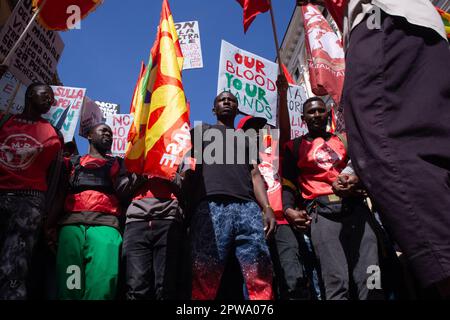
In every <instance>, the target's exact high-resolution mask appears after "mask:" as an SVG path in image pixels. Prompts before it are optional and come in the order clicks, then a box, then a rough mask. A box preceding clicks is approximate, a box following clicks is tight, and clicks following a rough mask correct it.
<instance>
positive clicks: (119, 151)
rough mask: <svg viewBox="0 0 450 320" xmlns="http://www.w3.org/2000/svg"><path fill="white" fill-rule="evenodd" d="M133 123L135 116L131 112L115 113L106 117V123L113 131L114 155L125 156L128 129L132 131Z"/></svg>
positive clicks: (112, 148) (112, 152) (112, 150)
mask: <svg viewBox="0 0 450 320" xmlns="http://www.w3.org/2000/svg"><path fill="white" fill-rule="evenodd" d="M132 123H133V116H132V115H130V114H115V115H109V116H107V117H106V124H107V125H109V126H110V127H111V129H112V131H113V144H112V147H111V154H112V155H113V156H119V157H122V158H123V157H125V151H126V147H127V138H128V131H130V128H131V124H132Z"/></svg>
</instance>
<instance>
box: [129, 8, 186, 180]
mask: <svg viewBox="0 0 450 320" xmlns="http://www.w3.org/2000/svg"><path fill="white" fill-rule="evenodd" d="M182 67H183V55H182V52H181V47H180V43H179V41H178V35H177V32H176V28H175V24H174V22H173V16H172V13H171V11H170V7H169V3H168V1H167V0H163V4H162V10H161V18H160V23H159V27H158V31H157V35H156V40H155V42H154V44H153V47H152V50H151V54H150V57H149V62H148V64H147V68H146V69H145V72H144V74H143V75H142V77H141V80H140V81H139V85H138V88H137V91H136V95H135V99H134V101H133V106H134V120H133V125H132V127H131V129H130V132H131V130H134V131H133V133H134V134H133V135H129V137H128V138H129V140H128V146H127V153H126V156H125V163H126V165H127V169H128V170H129V171H130V172H135V173H138V174H145V175H148V176H153V177H160V178H163V179H168V180H172V179H173V178H174V177H175V173H176V171H177V169H178V167H179V165H180V164H181V162H182V160H183V158H184V156H185V154H186V153H187V151H188V150H189V149H190V148H191V136H190V132H189V131H190V126H189V123H190V121H189V110H188V107H187V105H186V98H185V95H184V89H183V84H182V81H181V69H182Z"/></svg>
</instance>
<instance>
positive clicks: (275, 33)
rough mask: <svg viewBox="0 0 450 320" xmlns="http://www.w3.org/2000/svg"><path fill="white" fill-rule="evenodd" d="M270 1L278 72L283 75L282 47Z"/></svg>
mask: <svg viewBox="0 0 450 320" xmlns="http://www.w3.org/2000/svg"><path fill="white" fill-rule="evenodd" d="M267 1H269V5H270V17H271V19H272V30H273V38H274V39H275V47H276V48H277V58H278V71H279V72H280V74H281V72H282V71H281V62H282V61H281V54H280V46H279V44H278V36H277V28H276V26H275V15H274V13H273V7H272V0H267Z"/></svg>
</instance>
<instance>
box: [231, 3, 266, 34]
mask: <svg viewBox="0 0 450 320" xmlns="http://www.w3.org/2000/svg"><path fill="white" fill-rule="evenodd" d="M236 1H237V2H239V4H240V5H241V7H242V8H243V9H244V33H246V32H247V29H248V27H249V26H250V24H251V23H252V22H253V20H255V18H256V16H257V15H258V14H260V13H264V12H266V11H268V10H269V9H270V2H269V1H268V0H236Z"/></svg>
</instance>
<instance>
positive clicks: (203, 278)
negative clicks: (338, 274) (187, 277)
mask: <svg viewBox="0 0 450 320" xmlns="http://www.w3.org/2000/svg"><path fill="white" fill-rule="evenodd" d="M237 105H238V103H237V99H236V97H235V96H234V95H233V94H231V93H229V92H222V93H221V94H219V95H218V96H217V97H216V99H215V100H214V108H213V113H214V114H215V115H216V117H217V123H216V124H215V125H206V124H205V125H201V126H197V127H196V128H194V130H193V137H192V141H193V146H194V147H193V148H194V156H195V158H196V161H197V167H196V170H195V173H194V176H193V177H192V178H193V187H192V189H193V188H195V191H194V195H193V197H192V198H193V199H192V200H193V204H192V207H193V208H194V210H193V215H192V220H191V226H190V231H191V247H192V277H193V279H192V299H194V300H210V299H214V298H215V297H216V294H217V290H218V287H219V284H220V280H221V277H222V273H223V271H224V268H225V264H226V261H227V259H228V257H229V255H230V254H233V250H235V251H234V253H235V255H236V257H237V259H238V261H239V264H240V266H241V270H242V274H243V276H244V280H245V286H246V289H247V293H248V297H249V299H251V300H269V299H272V264H271V259H270V255H269V250H268V247H267V245H266V242H265V237H266V238H267V237H269V236H270V235H271V234H272V233H273V231H274V230H275V225H276V221H275V216H274V213H273V210H272V208H271V207H270V205H269V201H268V199H267V193H266V189H265V186H264V181H263V179H262V177H261V174H260V172H259V169H258V166H257V157H258V155H257V146H256V141H250V139H249V137H248V136H246V135H244V133H243V132H242V131H240V130H239V131H236V130H235V129H234V120H235V118H236V115H237ZM257 203H258V204H259V206H258V204H257ZM261 208H262V214H261Z"/></svg>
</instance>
